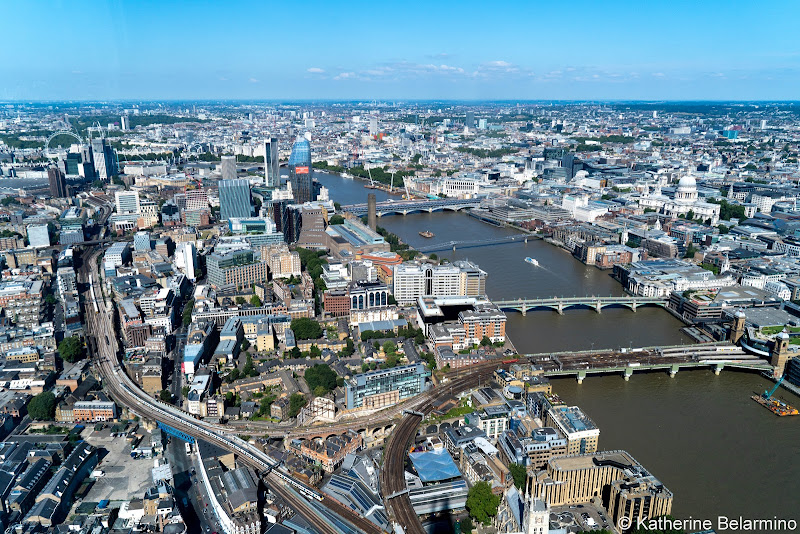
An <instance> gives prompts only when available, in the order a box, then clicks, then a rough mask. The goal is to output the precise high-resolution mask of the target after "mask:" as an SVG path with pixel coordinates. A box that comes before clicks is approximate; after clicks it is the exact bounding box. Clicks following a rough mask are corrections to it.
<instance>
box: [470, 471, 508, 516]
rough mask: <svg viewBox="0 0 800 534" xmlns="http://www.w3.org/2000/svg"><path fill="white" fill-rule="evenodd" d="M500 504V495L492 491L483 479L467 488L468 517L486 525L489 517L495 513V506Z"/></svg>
mask: <svg viewBox="0 0 800 534" xmlns="http://www.w3.org/2000/svg"><path fill="white" fill-rule="evenodd" d="M498 506H500V497H498V496H497V495H495V494H494V493H492V488H491V486H489V484H488V483H487V482H485V481H483V480H481V481H480V482H478V483H477V484H475V485H474V486H472V487H471V488H470V489H469V493H468V494H467V512H469V515H470V517H472V518H473V519H475V520H476V521H479V522H480V523H483V524H484V525H488V524H489V522H490V521H491V519H492V518H493V517H494V516H496V515H497V507H498Z"/></svg>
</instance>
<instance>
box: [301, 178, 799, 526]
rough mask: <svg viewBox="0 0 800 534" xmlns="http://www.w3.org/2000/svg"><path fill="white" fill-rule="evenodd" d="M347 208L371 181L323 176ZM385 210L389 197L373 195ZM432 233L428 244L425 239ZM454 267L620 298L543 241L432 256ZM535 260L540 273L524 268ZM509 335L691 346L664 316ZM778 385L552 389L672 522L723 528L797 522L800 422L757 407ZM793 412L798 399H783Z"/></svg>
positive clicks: (731, 379)
mask: <svg viewBox="0 0 800 534" xmlns="http://www.w3.org/2000/svg"><path fill="white" fill-rule="evenodd" d="M316 178H317V179H319V181H320V182H321V183H322V185H324V186H326V187H328V189H329V190H330V197H331V199H332V200H334V201H336V202H339V203H341V204H343V205H346V204H352V203H360V202H366V195H367V193H369V192H370V190H368V189H365V188H364V187H363V185H364V184H363V182H361V181H358V180H352V179H344V178H341V177H339V176H336V175H330V174H324V173H316ZM374 192H375V194H376V196H377V199H378V201H381V200H386V199H388V198H394V199H397V200H399V199H400V197H392V196H390V195H388V194H387V193H385V192H383V191H374ZM378 225H380V226H382V227H384V228H386V229H387V230H389V231H391V232H393V233H395V234H397V235H398V236H399V237H400V238H401V239H403V240H404V241H405V242H407V243H408V244H409V245H411V246H412V247H422V246H429V245H432V244H435V243H446V242H450V241H482V240H491V239H496V238H500V237H503V236H507V235H510V234H513V233H515V231H514V230H512V229H508V228H497V227H494V226H491V225H489V224H486V223H483V222H480V221H478V220H476V219H473V218H472V217H469V216H468V215H466V214H463V213H451V212H444V213H432V214H429V213H424V214H410V215H406V216H396V215H392V216H386V217H382V218H380V219H378ZM423 230H430V231H431V232H433V233H434V234H435V237H433V238H430V239H426V238H424V237H421V236H420V235H419V232H420V231H423ZM436 254H438V255H439V256H440V257H444V258H447V259H449V260H451V261H452V260H457V259H470V260H472V261H474V262H475V263H477V264H478V265H479V266H480V267H481V268H482V269H484V270H485V271H486V272H487V273H488V278H487V281H486V292H487V293H488V296H489V298H492V299H516V298H524V297H554V296H586V295H622V294H623V291H622V288H621V286H620V285H619V283H617V282H616V281H615V280H613V279H612V278H611V277H610V275H609V273H608V272H607V271H601V270H599V269H596V268H595V267H587V266H585V265H583V264H582V263H580V262H579V261H577V260H575V259H574V258H573V257H572V256H571V255H570V254H569V253H567V252H566V251H563V250H561V249H559V248H557V247H554V246H552V245H550V244H548V243H545V242H543V241H540V240H529V241H528V243H522V242H517V243H503V244H497V245H491V246H480V247H474V248H464V249H458V247H456V251H455V252H454V251H452V249H449V250H445V251H443V252H436ZM526 256H530V257H532V258H536V259H537V260H538V261H539V264H540V267H534V266H532V265H530V264H528V263H525V261H524V258H525V257H526ZM507 315H508V325H507V332H508V336H509V337H510V338H511V340H512V342H513V343H514V345H515V346H516V348H517V350H519V351H520V352H522V353H538V352H548V351H558V350H573V349H601V348H619V347H630V346H632V347H638V346H650V345H678V344H690V343H691V341H690V340H689V338H688V337H686V336H684V335H683V334H682V333H681V332H680V328H681V326H683V325H682V323H681V322H680V321H678V320H677V319H675V318H674V317H673V316H672V315H670V314H669V313H667V312H666V311H664V310H662V309H660V308H647V307H646V308H639V309H638V311H636V312H635V313H634V312H631V311H630V310H627V309H605V310H603V312H602V313H597V312H595V311H592V310H588V309H578V310H566V311H565V312H564V315H559V314H557V313H555V312H553V311H545V310H542V311H533V312H529V313H528V315H527V316H526V317H522V315H521V314H518V313H514V312H509V313H508V314H507ZM772 385H773V384H772V382H770V381H768V380H767V379H765V378H763V377H761V376H759V375H757V374H754V373H743V372H736V371H729V370H724V371H723V372H722V373H721V374H720V375H719V376H715V375H714V374H713V373H712V372H711V371H710V370H709V371H705V370H698V371H681V372H679V373H678V375H677V376H676V377H675V378H670V377H669V375H668V374H666V373H639V374H634V376H633V377H632V378H631V379H630V381H629V382H625V381H624V380H623V379H622V377H621V376H604V377H591V378H588V379H586V380H585V381H584V382H583V384H582V385H578V384H577V381H576V380H575V379H568V378H564V379H557V380H553V388H554V390H555V391H556V392H557V393H558V394H559V395H561V396H562V398H564V400H565V401H567V402H568V403H570V404H577V405H579V406H580V407H581V408H582V409H583V410H584V411H585V412H586V413H587V414H588V415H589V416H590V417H591V418H592V419H593V420H594V421H595V422H596V423H597V425H598V427H599V428H600V442H599V443H600V448H601V449H604V450H612V449H624V450H627V451H628V452H630V453H631V454H632V455H633V456H634V457H635V458H636V459H637V460H639V461H640V462H641V463H642V464H643V465H644V466H645V467H646V468H647V469H649V470H650V471H651V472H652V473H653V474H654V475H655V476H656V477H658V478H659V479H660V480H661V481H662V482H663V483H664V484H665V485H666V487H667V488H669V489H670V490H671V491H672V492H673V493H674V494H675V499H674V504H673V515H674V516H676V517H679V518H688V517H690V516H691V517H693V518H702V519H715V518H716V517H717V516H718V515H726V516H729V517H738V516H740V515H741V516H743V517H745V518H759V519H760V518H772V517H773V516H777V517H778V518H787V519H788V518H791V519H800V512H798V510H797V506H796V503H797V499H798V497H797V496H798V495H800V462H798V461H797V457H798V449H799V448H800V417H797V418H793V417H787V418H778V417H775V416H774V415H772V414H771V413H769V412H768V411H767V410H765V409H764V408H762V407H761V406H759V405H758V404H756V403H755V402H753V401H752V400H750V395H751V394H752V393H753V392H755V391H759V392H760V391H763V390H764V389H765V388H768V387H771V386H772ZM779 396H781V397H783V398H785V399H786V400H787V401H789V402H790V403H792V404H795V405H797V404H798V403H800V399H798V398H797V397H795V396H793V395H792V394H791V393H789V392H787V391H785V390H781V391H780V392H779Z"/></svg>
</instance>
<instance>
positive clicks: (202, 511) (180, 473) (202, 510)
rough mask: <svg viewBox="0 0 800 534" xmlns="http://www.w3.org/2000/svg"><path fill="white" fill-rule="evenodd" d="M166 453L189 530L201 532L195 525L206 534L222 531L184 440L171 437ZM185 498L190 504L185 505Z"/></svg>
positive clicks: (176, 494) (176, 493) (177, 496)
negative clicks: (187, 452)
mask: <svg viewBox="0 0 800 534" xmlns="http://www.w3.org/2000/svg"><path fill="white" fill-rule="evenodd" d="M166 455H167V458H168V459H169V461H170V464H171V465H172V473H173V477H174V480H173V481H174V487H175V497H176V498H177V500H178V503H179V507H180V508H181V513H182V514H183V518H184V521H186V526H187V528H188V530H189V532H199V530H197V529H195V528H194V527H195V526H197V528H198V529H201V530H202V531H203V532H205V533H206V534H209V533H211V532H222V528H221V527H220V525H219V522H218V521H217V518H216V517H215V516H214V514H213V513H211V512H209V511H208V506H207V499H208V498H207V497H206V496H205V486H204V485H203V484H198V483H197V477H196V475H194V474H193V473H196V472H197V468H196V465H195V463H194V462H193V458H192V457H190V456H188V455H187V454H186V449H185V448H184V444H183V441H181V440H179V439H178V438H175V437H172V438H170V443H169V444H168V445H167V449H166ZM184 498H185V499H186V502H187V503H188V506H184V504H183V499H184Z"/></svg>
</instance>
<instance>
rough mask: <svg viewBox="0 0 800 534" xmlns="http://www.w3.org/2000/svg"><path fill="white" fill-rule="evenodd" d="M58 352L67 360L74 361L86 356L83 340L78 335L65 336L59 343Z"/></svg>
mask: <svg viewBox="0 0 800 534" xmlns="http://www.w3.org/2000/svg"><path fill="white" fill-rule="evenodd" d="M58 353H59V354H60V355H61V359H62V360H64V361H65V362H69V363H74V362H77V361H78V360H81V359H82V358H83V356H84V346H83V340H82V339H81V338H79V337H78V336H71V337H65V338H64V339H63V340H61V343H59V344H58Z"/></svg>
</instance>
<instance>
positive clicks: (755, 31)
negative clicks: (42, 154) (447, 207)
mask: <svg viewBox="0 0 800 534" xmlns="http://www.w3.org/2000/svg"><path fill="white" fill-rule="evenodd" d="M3 19H4V22H5V23H4V24H3V35H2V41H0V100H58V99H80V100H97V99H206V98H209V99H280V100H292V99H397V100H403V99H646V100H652V99H673V100H680V99H710V100H715V99H719V100H721V99H737V100H761V99H763V100H778V99H782V100H796V99H800V92H798V88H800V83H799V82H800V38H798V37H797V35H798V28H800V4H799V3H798V2H797V1H796V0H788V1H781V0H771V1H769V2H753V1H752V0H751V1H747V2H744V1H740V0H728V1H727V2H722V1H716V0H695V1H694V2H684V1H677V0H674V1H661V0H641V1H638V2H634V1H619V0H616V1H615V0H605V1H602V0H594V1H587V2H584V1H581V0H573V1H572V2H554V1H552V0H550V1H547V2H539V1H534V0H528V1H519V2H517V1H513V2H512V1H509V2H487V1H483V2H472V1H462V2H449V1H430V2H416V1H405V2H380V1H372V2H360V1H352V2H334V1H329V2H310V1H309V2H300V1H298V2H286V1H284V2H274V1H261V2H236V1H230V2H225V1H218V2H205V1H193V2H189V1H152V2H151V1H139V2H134V1H122V0H118V1H102V0H94V1H80V0H76V1H66V0H64V1H58V2H57V1H45V0H42V1H35V0H32V1H26V2H9V3H7V4H6V5H5V6H4V9H3Z"/></svg>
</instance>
